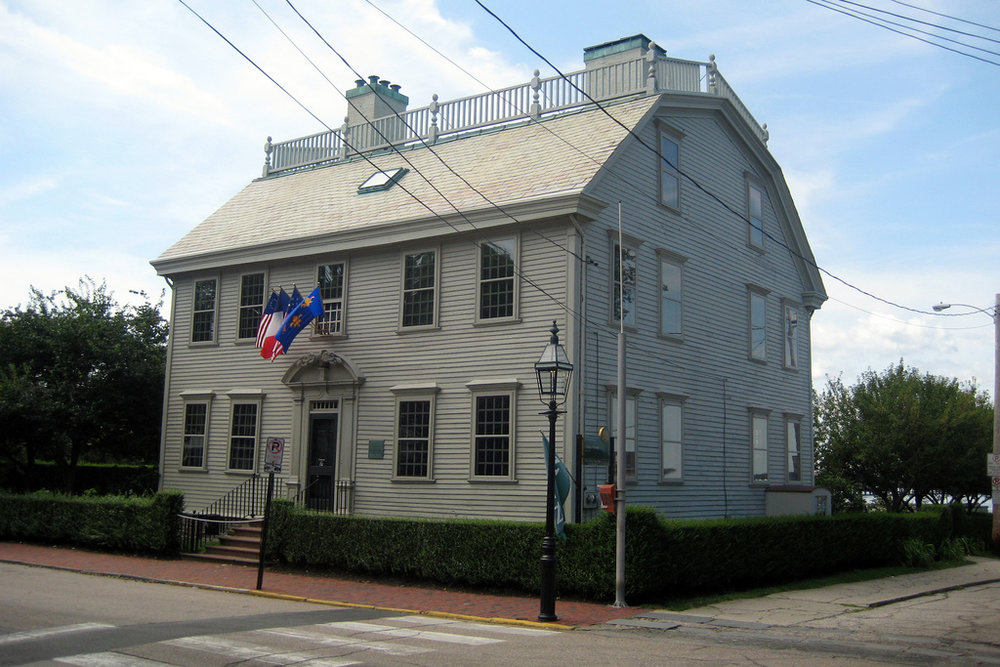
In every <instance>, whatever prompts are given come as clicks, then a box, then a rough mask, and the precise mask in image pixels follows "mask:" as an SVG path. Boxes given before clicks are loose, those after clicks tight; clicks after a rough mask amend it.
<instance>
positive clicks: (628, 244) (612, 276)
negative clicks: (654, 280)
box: [608, 229, 659, 331]
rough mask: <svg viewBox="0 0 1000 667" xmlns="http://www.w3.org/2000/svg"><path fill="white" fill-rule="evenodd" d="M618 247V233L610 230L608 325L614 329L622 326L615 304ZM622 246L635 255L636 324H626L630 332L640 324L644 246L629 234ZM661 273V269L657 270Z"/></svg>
mask: <svg viewBox="0 0 1000 667" xmlns="http://www.w3.org/2000/svg"><path fill="white" fill-rule="evenodd" d="M617 245H618V231H617V230H614V229H611V230H608V268H609V270H608V324H609V325H610V326H611V327H612V328H614V329H618V328H619V327H620V326H621V325H620V324H619V321H618V318H617V317H616V316H615V302H616V301H617V299H618V276H617V272H616V271H615V266H616V264H617V262H618V257H617V252H616V251H615V246H617ZM621 245H622V248H623V250H629V251H632V252H634V253H635V287H634V301H633V312H634V313H635V321H634V322H625V329H626V330H628V331H637V330H638V323H639V312H638V311H639V289H640V282H639V248H640V246H642V241H640V240H639V239H637V238H635V237H634V236H629V235H628V234H622V236H621ZM657 273H659V269H657Z"/></svg>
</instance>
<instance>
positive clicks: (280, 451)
mask: <svg viewBox="0 0 1000 667" xmlns="http://www.w3.org/2000/svg"><path fill="white" fill-rule="evenodd" d="M284 455H285V441H284V439H283V438H268V440H267V449H265V450H264V472H266V473H267V499H266V500H265V501H264V524H263V525H262V526H261V529H260V555H259V556H258V557H257V590H258V591H259V590H260V587H261V585H262V584H263V582H264V552H265V549H266V547H267V524H268V522H269V519H270V518H271V498H272V497H273V496H274V473H276V472H281V459H282V458H283V457H284Z"/></svg>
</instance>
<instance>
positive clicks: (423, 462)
mask: <svg viewBox="0 0 1000 667" xmlns="http://www.w3.org/2000/svg"><path fill="white" fill-rule="evenodd" d="M432 405H433V403H432V402H431V401H430V400H426V399H425V400H400V401H399V402H397V403H396V476H397V477H407V478H424V479H426V478H428V477H430V460H431V430H432V420H431V416H432Z"/></svg>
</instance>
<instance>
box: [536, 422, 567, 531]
mask: <svg viewBox="0 0 1000 667" xmlns="http://www.w3.org/2000/svg"><path fill="white" fill-rule="evenodd" d="M542 448H543V450H544V452H545V471H546V473H548V469H549V439H548V438H546V437H545V436H544V435H542ZM555 481H556V484H555V487H556V488H555V491H554V494H555V496H554V497H553V498H552V501H551V502H553V503H555V510H556V516H555V519H556V535H557V536H558V537H559V539H561V540H565V539H566V514H565V512H563V503H565V502H566V498H568V497H569V489H570V486H571V484H572V478H571V477H570V476H569V470H566V466H565V464H563V462H562V459H561V458H559V454H556V480H555Z"/></svg>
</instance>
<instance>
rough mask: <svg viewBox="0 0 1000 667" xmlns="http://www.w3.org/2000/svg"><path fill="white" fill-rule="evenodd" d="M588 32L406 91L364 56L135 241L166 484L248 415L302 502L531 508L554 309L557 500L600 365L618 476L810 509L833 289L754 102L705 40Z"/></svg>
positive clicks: (699, 504)
mask: <svg viewBox="0 0 1000 667" xmlns="http://www.w3.org/2000/svg"><path fill="white" fill-rule="evenodd" d="M584 60H585V65H586V67H585V69H584V70H582V71H578V72H575V73H572V74H570V75H568V76H566V77H553V78H546V79H543V78H539V76H538V73H537V72H536V73H535V76H534V78H532V79H531V80H530V82H529V83H526V84H523V85H519V86H514V87H511V88H508V89H504V90H499V91H491V92H487V93H484V94H481V95H477V96H473V97H467V98H463V99H459V100H455V101H450V102H439V101H438V100H437V96H436V95H435V96H434V97H433V99H432V100H431V102H430V104H429V105H428V106H425V107H421V108H418V109H409V108H408V106H409V99H408V98H407V96H405V95H404V94H402V92H401V91H400V86H398V85H390V83H389V82H388V81H384V80H379V78H378V77H374V76H373V77H370V78H369V80H368V81H365V80H359V81H357V83H356V87H355V88H353V89H352V90H350V91H349V92H348V94H347V98H348V102H349V111H348V118H347V120H346V122H345V124H344V126H343V127H342V128H340V129H338V130H335V131H331V132H324V133H320V134H316V135H313V136H309V137H303V138H299V139H294V140H291V141H285V142H274V143H272V141H271V139H270V138H269V139H268V142H267V144H266V146H265V163H264V170H263V175H262V176H261V177H260V178H257V179H255V180H253V181H252V182H251V183H250V184H249V185H247V186H246V187H245V188H244V189H243V190H242V191H241V192H239V193H238V194H236V195H235V196H234V197H233V198H232V199H230V200H229V201H228V202H226V203H225V204H224V205H223V206H222V207H221V208H220V209H218V210H217V211H216V212H215V213H213V214H212V215H211V216H209V217H208V218H207V219H206V220H205V221H204V222H202V223H201V224H200V225H198V226H197V227H195V228H194V229H192V230H191V231H190V232H189V233H188V234H186V235H185V236H184V237H183V238H181V239H180V240H179V241H177V243H175V244H174V245H173V246H171V247H170V248H168V249H167V250H166V251H165V252H164V253H163V254H162V255H160V256H159V257H158V258H156V259H155V260H153V262H152V264H153V266H154V267H155V268H156V270H157V272H158V273H159V274H160V275H162V276H164V277H165V278H166V279H167V280H168V282H169V283H170V285H171V286H172V309H171V323H170V324H171V329H170V330H171V336H170V342H169V356H168V363H167V379H166V388H165V391H166V405H165V410H164V417H163V437H162V450H161V457H160V466H161V486H162V487H163V488H171V489H174V488H175V489H181V490H183V491H184V493H185V497H186V504H187V507H188V509H190V510H199V509H200V508H202V507H205V506H207V505H208V504H209V503H210V502H212V501H213V500H215V499H216V498H218V497H220V496H222V495H223V494H225V493H226V492H228V491H230V490H232V489H234V488H237V487H239V486H240V485H241V484H244V483H245V481H246V480H247V479H248V478H250V477H255V476H258V475H260V474H261V473H262V472H263V470H264V465H265V457H267V456H268V451H267V450H268V447H269V445H271V446H273V447H274V452H272V455H273V454H275V453H278V452H280V453H281V454H282V456H281V461H280V472H278V473H277V474H276V480H277V488H276V494H277V495H279V496H283V497H289V498H297V499H298V500H300V501H303V502H305V503H306V504H307V505H308V506H310V507H314V508H321V509H328V510H330V511H335V512H340V513H345V514H357V515H392V516H410V517H478V518H503V519H514V520H530V521H541V520H542V519H543V517H544V512H545V503H544V496H545V482H546V470H545V463H544V459H543V445H542V435H541V434H542V433H543V432H544V433H546V434H547V433H548V430H547V428H548V420H547V418H546V417H545V416H544V414H543V413H544V412H545V409H546V406H545V405H543V404H542V403H541V402H540V401H539V397H538V392H537V387H536V381H535V375H534V368H533V365H534V363H535V362H536V361H537V360H538V358H539V355H540V353H541V352H542V350H543V349H544V348H545V346H546V344H547V343H548V342H549V335H550V334H549V330H550V328H551V327H552V324H553V321H555V323H556V325H557V326H558V329H559V339H560V342H561V343H562V344H563V345H564V347H565V349H566V351H567V353H568V355H569V358H570V360H571V362H572V363H573V365H574V369H575V372H574V374H573V377H572V385H571V391H570V395H569V398H568V400H567V401H566V403H565V405H563V406H562V407H561V409H562V410H565V414H562V415H561V416H560V418H559V420H558V424H557V426H558V431H557V438H556V442H555V446H556V451H557V452H558V453H559V455H560V457H561V458H562V460H563V461H564V462H565V463H566V465H567V467H568V469H569V471H570V472H571V474H572V476H573V485H574V488H573V492H572V493H571V494H570V496H569V498H568V499H567V501H566V506H565V510H566V513H567V516H568V518H569V520H570V521H583V520H587V519H588V518H591V517H593V516H595V515H596V514H597V513H599V512H600V511H601V503H600V498H599V494H598V488H599V486H600V485H602V484H604V483H606V482H607V481H608V476H609V470H608V455H607V450H606V448H605V449H603V450H602V447H603V446H604V445H603V442H602V441H601V440H600V439H599V438H598V433H600V432H601V430H602V427H605V432H610V433H612V434H614V433H617V432H618V429H617V426H616V424H615V423H614V422H615V421H616V413H617V410H616V407H617V395H618V392H625V394H626V411H625V415H626V419H625V421H626V424H625V429H624V431H623V434H622V435H621V437H619V438H616V440H617V441H618V442H620V443H621V444H623V445H624V447H625V451H626V468H627V469H626V474H627V479H628V488H627V497H628V502H629V504H637V505H644V506H652V507H655V508H656V509H657V510H658V511H659V512H661V513H662V514H663V515H665V516H668V517H690V518H710V517H723V516H755V515H758V516H763V515H765V514H773V513H781V512H787V511H798V512H813V511H817V510H819V511H822V510H823V507H822V504H821V501H822V497H823V494H822V492H821V491H817V490H815V489H814V487H813V484H814V472H813V438H812V430H813V422H812V416H811V409H810V405H811V380H810V365H811V358H810V320H811V318H812V315H813V313H814V311H815V310H816V309H817V308H819V307H820V305H821V304H822V303H823V301H824V300H825V299H826V295H825V292H824V288H823V284H822V281H821V278H820V275H819V272H818V271H817V268H816V264H815V262H814V259H813V255H812V252H811V251H810V248H809V245H808V243H807V240H806V236H805V233H804V231H803V227H802V223H801V221H800V220H799V216H798V213H797V212H796V209H795V206H794V204H793V202H792V198H791V196H790V194H789V190H788V186H787V185H786V183H785V180H784V178H783V176H782V173H781V169H780V168H779V166H778V164H777V163H776V162H775V160H774V158H773V157H772V155H771V154H770V152H769V151H768V148H767V138H768V133H767V129H766V126H761V125H760V124H758V122H757V121H756V120H755V119H754V118H753V116H751V114H750V112H749V111H748V110H747V108H746V107H745V106H744V105H743V104H742V102H741V101H740V99H739V98H738V97H737V96H736V94H735V93H734V92H733V90H732V89H731V88H730V87H729V85H728V83H727V82H726V81H725V79H723V77H722V75H721V74H720V73H719V71H718V70H717V68H716V65H715V62H714V58H710V59H709V60H708V61H707V62H695V61H689V60H679V59H675V58H671V57H667V55H666V53H665V51H663V50H662V49H661V48H659V47H657V46H656V45H655V44H654V43H652V42H650V40H649V39H648V38H646V37H645V36H643V35H637V36H634V37H629V38H625V39H621V40H617V41H614V42H610V43H607V44H601V45H598V46H594V47H590V48H587V49H585V51H584ZM316 287H318V289H319V295H320V297H321V299H322V302H323V312H324V315H323V316H322V317H321V318H318V319H316V320H314V321H313V322H312V323H311V324H310V325H309V326H308V327H306V328H305V329H304V330H302V332H301V333H300V334H299V335H298V337H297V338H295V339H294V343H293V344H292V345H291V346H289V347H288V349H287V350H285V354H282V355H280V356H278V357H277V358H276V359H274V360H273V361H272V360H269V359H265V358H263V357H262V356H261V351H260V350H259V349H258V347H257V344H256V337H257V333H258V324H259V322H260V320H261V315H262V312H263V311H264V310H265V307H266V303H267V302H268V299H269V297H270V295H271V294H272V292H273V291H277V290H281V291H283V292H285V293H290V292H292V291H293V289H295V290H298V291H300V292H301V293H302V294H307V293H309V292H311V291H312V290H313V289H315V288H316ZM278 317H280V313H279V315H278ZM622 328H623V330H624V336H625V339H626V350H627V352H626V359H625V366H626V378H627V379H626V382H625V385H626V386H623V387H619V386H617V377H618V376H617V368H618V359H617V348H616V340H617V336H618V333H619V330H620V329H622ZM272 461H273V459H272Z"/></svg>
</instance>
